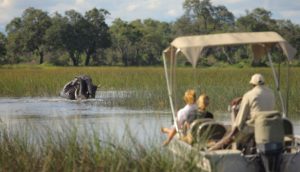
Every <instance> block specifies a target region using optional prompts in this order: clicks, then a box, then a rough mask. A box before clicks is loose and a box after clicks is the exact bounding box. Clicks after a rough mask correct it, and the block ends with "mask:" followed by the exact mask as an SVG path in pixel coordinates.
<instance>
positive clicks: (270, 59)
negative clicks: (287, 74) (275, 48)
mask: <svg viewBox="0 0 300 172" xmlns="http://www.w3.org/2000/svg"><path fill="white" fill-rule="evenodd" d="M268 58H269V62H270V66H271V68H272V72H273V77H274V81H275V86H276V90H277V93H278V96H279V99H280V103H281V110H282V115H283V117H284V118H285V117H286V111H285V106H284V103H283V98H282V94H281V92H280V88H279V82H278V77H277V74H276V72H275V69H274V66H273V62H272V56H271V55H270V53H268Z"/></svg>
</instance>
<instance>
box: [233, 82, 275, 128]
mask: <svg viewBox="0 0 300 172" xmlns="http://www.w3.org/2000/svg"><path fill="white" fill-rule="evenodd" d="M274 108H275V96H274V92H273V91H272V90H271V89H270V88H268V87H266V86H264V85H257V86H255V87H253V88H252V89H251V90H250V91H248V92H247V93H245V94H244V96H243V99H242V102H241V105H240V110H239V112H238V114H237V117H236V119H235V122H234V124H233V125H234V126H235V127H237V128H238V129H239V130H240V131H242V130H243V129H244V127H245V123H247V124H248V125H249V122H250V121H253V120H251V119H252V118H253V117H254V116H255V112H260V111H271V110H274ZM247 128H249V127H247Z"/></svg>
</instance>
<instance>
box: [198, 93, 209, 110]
mask: <svg viewBox="0 0 300 172" xmlns="http://www.w3.org/2000/svg"><path fill="white" fill-rule="evenodd" d="M208 105H209V97H208V96H207V95H206V94H201V95H200V96H199V98H198V108H199V109H201V110H205V109H206V108H207V106H208Z"/></svg>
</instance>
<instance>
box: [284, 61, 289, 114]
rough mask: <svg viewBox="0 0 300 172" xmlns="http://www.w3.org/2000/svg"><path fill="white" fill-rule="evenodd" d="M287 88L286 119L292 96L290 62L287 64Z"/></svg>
mask: <svg viewBox="0 0 300 172" xmlns="http://www.w3.org/2000/svg"><path fill="white" fill-rule="evenodd" d="M286 78H287V88H286V105H285V107H286V117H288V115H289V94H290V62H289V61H288V64H287V77H286Z"/></svg>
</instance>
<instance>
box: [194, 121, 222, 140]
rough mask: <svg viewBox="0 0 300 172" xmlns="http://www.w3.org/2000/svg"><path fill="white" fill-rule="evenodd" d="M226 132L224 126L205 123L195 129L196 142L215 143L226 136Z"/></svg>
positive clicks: (209, 122) (212, 122) (210, 122)
mask: <svg viewBox="0 0 300 172" xmlns="http://www.w3.org/2000/svg"><path fill="white" fill-rule="evenodd" d="M226 132H227V130H226V128H225V126H224V125H222V124H220V123H217V122H215V121H207V122H204V123H202V124H200V125H199V127H198V129H197V137H196V140H197V142H199V143H200V142H203V141H206V142H207V143H208V142H217V141H219V140H221V139H222V138H223V137H224V135H225V134H226Z"/></svg>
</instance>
